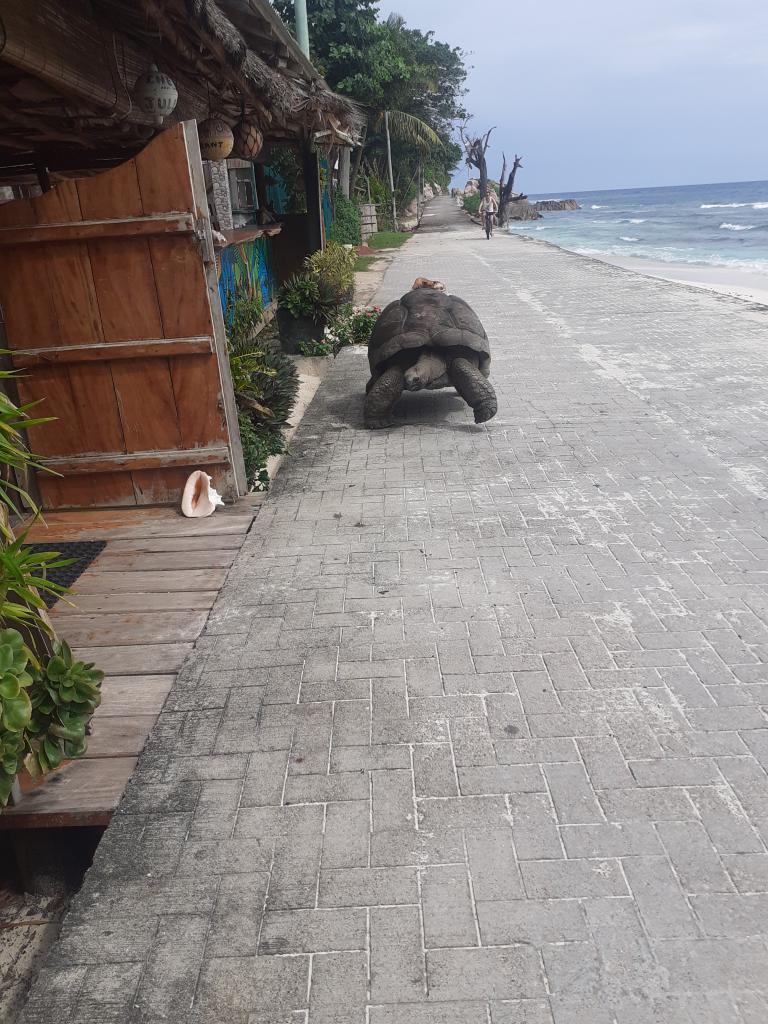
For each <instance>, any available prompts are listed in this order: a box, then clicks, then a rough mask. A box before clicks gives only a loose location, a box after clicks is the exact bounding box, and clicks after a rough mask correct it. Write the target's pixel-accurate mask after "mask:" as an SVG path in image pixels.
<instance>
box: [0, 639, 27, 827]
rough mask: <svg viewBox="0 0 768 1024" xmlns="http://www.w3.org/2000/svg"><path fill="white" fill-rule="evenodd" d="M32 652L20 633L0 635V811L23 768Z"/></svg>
mask: <svg viewBox="0 0 768 1024" xmlns="http://www.w3.org/2000/svg"><path fill="white" fill-rule="evenodd" d="M28 665H29V651H28V650H27V648H26V646H25V645H24V640H23V638H22V636H21V633H19V632H18V630H15V629H3V630H1V631H0V807H4V806H5V805H6V804H7V803H8V797H9V796H10V794H11V787H12V786H13V780H14V779H15V778H16V775H17V773H18V771H19V769H20V768H21V765H22V762H23V760H24V751H25V731H26V729H27V726H28V725H29V722H30V719H31V717H32V701H31V700H30V698H29V693H28V692H27V691H28V689H29V687H30V686H31V685H32V676H31V674H30V673H29V672H28V671H27V669H28Z"/></svg>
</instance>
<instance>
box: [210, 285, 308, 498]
mask: <svg viewBox="0 0 768 1024" xmlns="http://www.w3.org/2000/svg"><path fill="white" fill-rule="evenodd" d="M259 323H260V316H258V317H257V316H256V309H255V307H254V306H253V304H249V302H248V300H239V301H238V302H237V303H235V306H234V310H233V316H232V324H231V325H230V327H229V329H228V333H227V338H228V342H229V350H230V355H229V362H230V367H231V369H232V379H233V383H234V386H235V399H236V401H237V405H238V424H239V428H240V440H241V442H242V446H243V458H244V461H245V470H246V474H247V477H248V483H249V486H251V487H255V488H256V489H258V490H266V489H267V487H268V486H269V475H268V473H267V470H266V463H267V459H268V458H269V457H270V455H280V454H281V453H282V452H284V451H285V450H286V447H285V438H284V437H283V427H284V425H285V424H286V423H287V421H288V418H289V416H290V415H291V411H292V410H293V407H294V405H295V404H296V395H297V394H298V390H299V376H298V373H297V371H296V367H295V365H294V363H293V360H292V359H290V358H289V357H288V356H286V355H285V354H284V353H282V352H280V351H279V350H278V349H276V348H274V347H273V346H272V344H271V330H272V329H271V328H269V327H267V328H264V329H263V330H262V331H261V333H260V334H259V335H258V336H255V335H254V330H255V328H256V327H257V326H258V325H259ZM237 325H240V327H241V328H242V329H239V327H238V326H237Z"/></svg>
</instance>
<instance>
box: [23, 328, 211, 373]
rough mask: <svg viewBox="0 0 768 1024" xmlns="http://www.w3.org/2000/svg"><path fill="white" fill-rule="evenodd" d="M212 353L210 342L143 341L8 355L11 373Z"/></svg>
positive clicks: (54, 347) (56, 347)
mask: <svg viewBox="0 0 768 1024" xmlns="http://www.w3.org/2000/svg"><path fill="white" fill-rule="evenodd" d="M211 352H213V338H212V337H210V336H206V335H200V336H199V337H194V338H147V339H145V340H144V341H108V342H99V343H98V344H93V345H52V346H50V347H46V348H20V349H15V350H13V351H12V353H11V355H12V359H13V366H14V369H26V368H27V367H29V366H46V365H51V364H57V365H58V364H66V363H102V362H106V361H107V360H111V359H151V358H153V357H167V356H191V355H198V354H201V355H202V354H206V355H207V354H209V353H211Z"/></svg>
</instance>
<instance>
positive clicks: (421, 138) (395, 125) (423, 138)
mask: <svg viewBox="0 0 768 1024" xmlns="http://www.w3.org/2000/svg"><path fill="white" fill-rule="evenodd" d="M383 123H384V114H383V112H382V113H381V114H379V116H378V117H377V119H376V128H377V130H380V129H381V127H382V126H383ZM389 131H390V133H391V135H392V137H393V138H395V139H399V140H400V141H401V142H408V143H411V145H414V146H418V147H419V149H423V150H428V149H433V148H435V147H440V148H442V145H443V143H442V140H441V139H440V136H439V135H438V134H437V132H436V131H435V130H434V129H433V128H430V126H429V125H428V124H427V122H426V121H422V120H421V118H420V117H416V116H415V114H407V113H406V112H405V111H404V110H390V111H389Z"/></svg>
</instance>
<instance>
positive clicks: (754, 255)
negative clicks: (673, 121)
mask: <svg viewBox="0 0 768 1024" xmlns="http://www.w3.org/2000/svg"><path fill="white" fill-rule="evenodd" d="M529 198H530V199H531V201H534V200H536V199H575V200H576V201H577V202H578V203H579V205H580V206H581V209H580V210H573V211H563V212H558V213H549V212H547V213H544V214H543V215H542V216H543V219H542V220H540V221H536V222H535V223H531V222H523V223H521V224H514V223H513V224H511V225H510V226H509V230H510V231H511V232H513V233H515V234H526V235H531V236H533V237H535V238H541V239H544V240H546V241H548V242H552V243H554V244H555V245H559V246H562V247H563V248H565V249H570V250H572V251H574V252H579V253H584V254H585V255H590V256H597V257H600V256H606V257H611V256H613V257H630V258H636V259H641V260H655V261H659V262H662V263H677V264H686V265H691V266H696V265H698V266H709V267H727V268H730V269H731V270H738V271H748V272H752V273H761V274H768V181H738V182H729V183H718V184H714V185H675V186H668V187H664V188H632V189H615V190H610V191H605V192H574V193H559V194H557V195H541V194H537V195H534V194H530V195H529Z"/></svg>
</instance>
